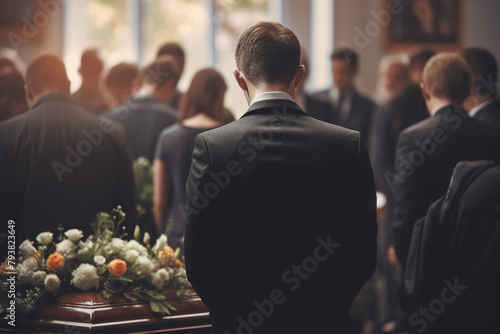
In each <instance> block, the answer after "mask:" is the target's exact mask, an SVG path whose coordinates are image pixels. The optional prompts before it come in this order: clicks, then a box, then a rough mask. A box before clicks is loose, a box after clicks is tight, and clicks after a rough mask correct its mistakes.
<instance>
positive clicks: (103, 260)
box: [94, 255, 106, 265]
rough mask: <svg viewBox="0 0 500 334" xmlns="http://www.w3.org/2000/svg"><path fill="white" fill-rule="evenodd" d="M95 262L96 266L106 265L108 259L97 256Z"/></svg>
mask: <svg viewBox="0 0 500 334" xmlns="http://www.w3.org/2000/svg"><path fill="white" fill-rule="evenodd" d="M94 262H95V264H97V265H99V264H105V263H106V258H105V257H104V256H102V255H96V256H94Z"/></svg>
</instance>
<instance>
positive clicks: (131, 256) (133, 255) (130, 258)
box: [125, 249, 139, 264]
mask: <svg viewBox="0 0 500 334" xmlns="http://www.w3.org/2000/svg"><path fill="white" fill-rule="evenodd" d="M138 257H139V252H138V251H136V250H135V249H131V250H129V251H127V255H126V256H125V261H127V262H128V263H130V264H134V263H135V261H137V258H138Z"/></svg>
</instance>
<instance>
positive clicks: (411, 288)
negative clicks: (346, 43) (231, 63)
mask: <svg viewBox="0 0 500 334" xmlns="http://www.w3.org/2000/svg"><path fill="white" fill-rule="evenodd" d="M360 56H362V55H360V54H358V53H357V52H356V51H355V50H354V49H351V48H348V47H338V48H336V49H335V50H334V52H333V53H332V54H331V65H332V67H331V71H332V78H333V85H332V87H330V88H327V89H325V90H323V91H320V92H315V93H309V92H306V91H305V89H304V84H305V82H303V83H302V84H301V85H300V86H299V87H298V88H297V91H296V96H295V102H296V103H297V104H298V105H300V106H301V107H302V108H303V109H304V111H306V112H307V113H308V114H309V115H310V116H312V117H315V118H317V119H319V120H322V121H324V122H328V123H332V124H337V125H340V126H343V127H346V128H350V129H353V130H357V131H360V132H361V133H362V136H363V138H364V142H365V144H366V146H367V148H368V149H369V154H370V159H371V162H372V167H373V174H374V179H375V185H376V188H377V190H378V191H380V192H381V193H383V194H384V195H385V197H386V199H387V204H386V208H385V215H384V217H383V218H382V219H380V221H379V234H378V265H377V271H376V273H375V275H374V276H373V278H372V279H371V280H370V282H369V283H368V284H367V286H366V287H365V288H366V289H363V290H362V292H361V294H360V295H359V297H358V299H357V300H356V302H355V304H354V307H353V309H352V310H353V311H352V312H353V314H352V316H353V319H355V320H356V321H355V326H354V328H355V330H356V332H357V333H363V334H373V333H399V331H400V330H402V329H403V328H405V329H406V330H409V329H408V328H410V330H409V331H410V332H411V331H415V332H417V331H418V332H420V331H419V329H423V330H427V328H430V329H429V331H428V332H429V333H431V332H432V331H431V330H432V328H435V330H436V331H435V333H448V332H447V331H446V330H445V329H447V328H455V329H456V328H459V329H460V328H461V329H467V328H485V329H489V328H492V327H495V328H498V327H499V326H498V325H492V324H491V322H492V321H493V320H492V319H495V317H498V315H499V314H498V313H499V312H500V307H499V302H498V300H499V299H498V298H499V297H500V288H498V278H500V274H499V270H500V269H498V268H500V267H499V266H498V260H499V254H500V252H499V247H500V246H499V245H500V240H499V239H498V238H499V237H500V234H499V232H500V231H499V226H500V224H498V223H500V212H499V209H498V203H499V191H498V189H500V188H499V184H498V183H499V182H498V181H499V173H500V172H499V167H497V166H495V165H494V164H492V163H490V162H484V161H483V162H477V161H481V160H485V161H494V162H496V163H498V162H499V161H500V140H499V139H498V138H499V133H500V131H499V129H500V102H499V100H498V99H497V97H496V94H497V91H496V83H497V72H498V69H497V63H496V60H495V58H494V57H493V55H492V54H491V53H490V52H489V51H488V50H485V49H483V48H477V47H469V48H465V49H463V50H460V51H458V52H457V53H454V54H451V53H436V52H434V51H433V50H432V49H428V48H420V49H415V50H412V52H410V53H409V54H404V55H403V54H390V55H387V56H385V57H384V58H383V59H382V60H381V61H380V65H379V71H378V80H377V87H376V89H375V92H373V95H372V97H368V96H365V95H363V94H362V93H361V92H360V91H359V90H358V89H357V87H356V84H355V82H356V78H357V76H358V74H359V72H360V71H361V70H362V69H360V66H359V64H360V59H359V58H360ZM185 61H186V59H185V54H184V50H183V49H182V47H181V46H180V45H179V44H177V43H167V44H165V45H163V46H161V47H160V48H159V49H158V53H157V58H156V59H155V60H154V61H153V62H152V63H151V64H148V65H147V66H145V67H143V68H139V66H138V65H137V64H132V63H120V64H116V65H114V66H112V67H111V68H109V70H107V72H106V74H105V75H104V76H103V72H104V68H105V64H104V61H103V59H102V58H101V56H100V54H99V50H98V49H89V50H86V51H85V52H84V53H83V55H82V57H81V66H80V68H79V73H80V75H81V77H82V84H81V87H80V88H79V89H78V90H77V91H76V92H74V93H73V94H70V91H69V81H68V78H67V74H66V71H65V67H64V64H63V63H62V61H61V60H60V58H58V57H57V56H54V55H50V54H43V55H37V56H36V57H34V58H33V60H31V62H30V64H29V65H28V66H27V69H25V68H24V66H23V65H22V62H20V61H19V59H17V58H16V57H15V55H14V56H13V55H12V54H11V53H9V52H7V50H2V53H1V54H0V159H1V161H0V175H1V176H0V177H1V183H0V187H1V188H0V189H1V190H0V200H1V201H2V204H1V206H0V209H1V210H2V218H4V217H9V219H10V217H15V219H17V220H18V225H19V226H21V224H23V223H26V224H27V225H29V226H30V228H29V229H26V230H24V231H19V238H24V237H26V238H27V237H31V238H33V237H34V236H35V235H36V234H38V233H39V232H42V231H44V230H47V229H50V228H56V227H57V224H59V223H61V222H66V221H67V219H68V217H72V218H71V219H72V220H73V221H72V224H73V225H75V224H76V225H78V226H73V225H72V226H71V227H78V228H81V229H83V230H85V228H84V226H85V225H86V224H87V223H88V222H89V221H91V220H92V219H93V215H95V213H96V212H98V211H109V210H110V209H111V208H112V207H114V206H116V205H118V204H120V205H122V207H123V208H124V210H125V212H126V214H127V215H128V216H129V219H128V222H129V224H128V225H129V226H128V229H129V231H130V232H131V231H132V230H133V225H134V218H135V199H134V196H135V195H134V184H133V175H132V172H131V164H132V161H133V160H135V159H137V158H139V157H145V158H146V159H148V160H149V161H150V162H152V163H153V164H154V196H153V199H154V207H153V211H154V216H155V223H156V226H155V227H156V233H158V234H160V233H162V232H163V231H164V229H165V226H166V223H167V221H169V220H171V221H172V226H171V228H170V231H169V236H168V237H169V243H170V245H171V246H172V247H173V248H176V247H182V245H183V238H184V218H183V216H182V214H183V212H182V210H180V207H181V206H182V205H183V204H184V203H185V202H186V191H185V184H186V180H187V177H188V172H189V168H190V165H191V154H192V151H193V147H194V140H195V137H196V136H197V135H198V134H200V133H201V132H203V131H207V130H210V129H213V128H216V127H219V126H222V125H224V124H227V123H229V122H232V121H234V116H233V115H232V113H231V112H230V111H229V110H228V109H226V108H225V107H224V95H225V92H226V89H227V85H226V83H225V81H224V79H223V77H222V75H221V74H220V73H219V72H218V71H217V70H215V69H210V68H207V69H202V70H200V71H199V72H197V73H196V74H195V75H194V77H193V78H192V81H191V85H190V86H189V89H188V90H187V91H186V92H181V91H180V90H179V89H178V87H177V84H178V82H179V79H180V78H181V76H182V75H183V70H184V64H185ZM301 62H302V64H303V65H305V66H306V68H307V67H308V65H309V61H308V55H307V51H306V50H303V51H302V59H301ZM326 70H327V69H325V71H326ZM304 81H305V80H304ZM28 109H30V111H28ZM27 111H28V112H27ZM107 129H111V130H109V131H108V130H107ZM83 142H85V143H90V144H89V145H90V146H89V147H84V146H85V145H86V144H85V145H83V144H82V143H83ZM89 152H92V154H90V153H89ZM462 161H475V162H474V163H468V164H467V163H462V164H461V165H459V166H457V163H460V162H462ZM455 167H456V169H455ZM452 175H453V179H452ZM450 181H451V185H450ZM75 217H79V218H75ZM495 223H497V224H495ZM33 224H37V225H33ZM68 227H69V226H68ZM21 241H22V239H19V243H20V242H21ZM403 277H404V280H403ZM457 280H458V283H457ZM443 282H445V283H444V284H443ZM451 285H452V287H450V286H451ZM457 286H458V288H457ZM461 286H467V290H466V291H464V292H462V291H458V290H459V289H460V287H461ZM453 287H455V288H454V289H455V290H453ZM444 288H448V290H447V291H451V292H450V294H449V296H452V295H453V293H455V295H456V296H455V297H456V299H457V302H456V303H451V302H450V303H448V302H447V301H446V300H444V299H443V296H445V293H441V291H444V290H443V289H444ZM457 291H458V292H457ZM440 293H441V295H440ZM460 293H463V295H464V296H458V294H460ZM449 296H448V295H446V297H445V298H448V299H450V298H452V297H449ZM436 298H437V299H439V298H441V299H443V301H440V302H439V303H438V302H434V301H435V300H436ZM441 299H439V300H441ZM433 303H434V304H433ZM359 305H362V307H359ZM422 307H424V308H425V310H427V308H429V309H430V311H428V310H427V311H422ZM441 308H446V313H445V315H444V316H441V317H436V315H437V314H438V313H439V314H441V313H442V312H443V311H441ZM474 309H475V310H474ZM436 310H437V311H436ZM429 312H431V313H429ZM434 319H437V320H434ZM451 322H454V325H453V326H452V327H449V326H450V323H451ZM478 322H479V324H478ZM474 326H475V327H474ZM481 326H483V327H481ZM487 332H488V331H487V330H485V331H484V332H481V333H487ZM450 333H458V331H453V330H452V331H450ZM477 333H479V332H477ZM488 333H489V332H488Z"/></svg>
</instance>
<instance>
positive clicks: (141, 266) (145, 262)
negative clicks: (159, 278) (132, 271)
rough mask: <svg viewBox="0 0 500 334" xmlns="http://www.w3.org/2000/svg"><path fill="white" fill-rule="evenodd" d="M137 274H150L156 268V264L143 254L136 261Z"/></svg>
mask: <svg viewBox="0 0 500 334" xmlns="http://www.w3.org/2000/svg"><path fill="white" fill-rule="evenodd" d="M135 264H136V265H137V274H138V275H139V276H149V275H151V273H152V272H153V270H154V269H155V264H154V263H153V261H151V260H150V259H149V258H148V257H147V256H144V255H141V256H139V257H138V258H137V260H136V261H135Z"/></svg>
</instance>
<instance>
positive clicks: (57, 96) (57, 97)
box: [31, 93, 70, 109]
mask: <svg viewBox="0 0 500 334" xmlns="http://www.w3.org/2000/svg"><path fill="white" fill-rule="evenodd" d="M48 101H66V102H69V101H70V99H69V97H68V96H66V95H64V94H63V93H48V94H45V95H43V96H42V97H41V98H39V99H38V101H37V102H36V103H35V105H34V106H33V108H31V109H35V108H36V107H38V106H39V105H41V104H43V103H45V102H48Z"/></svg>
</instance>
